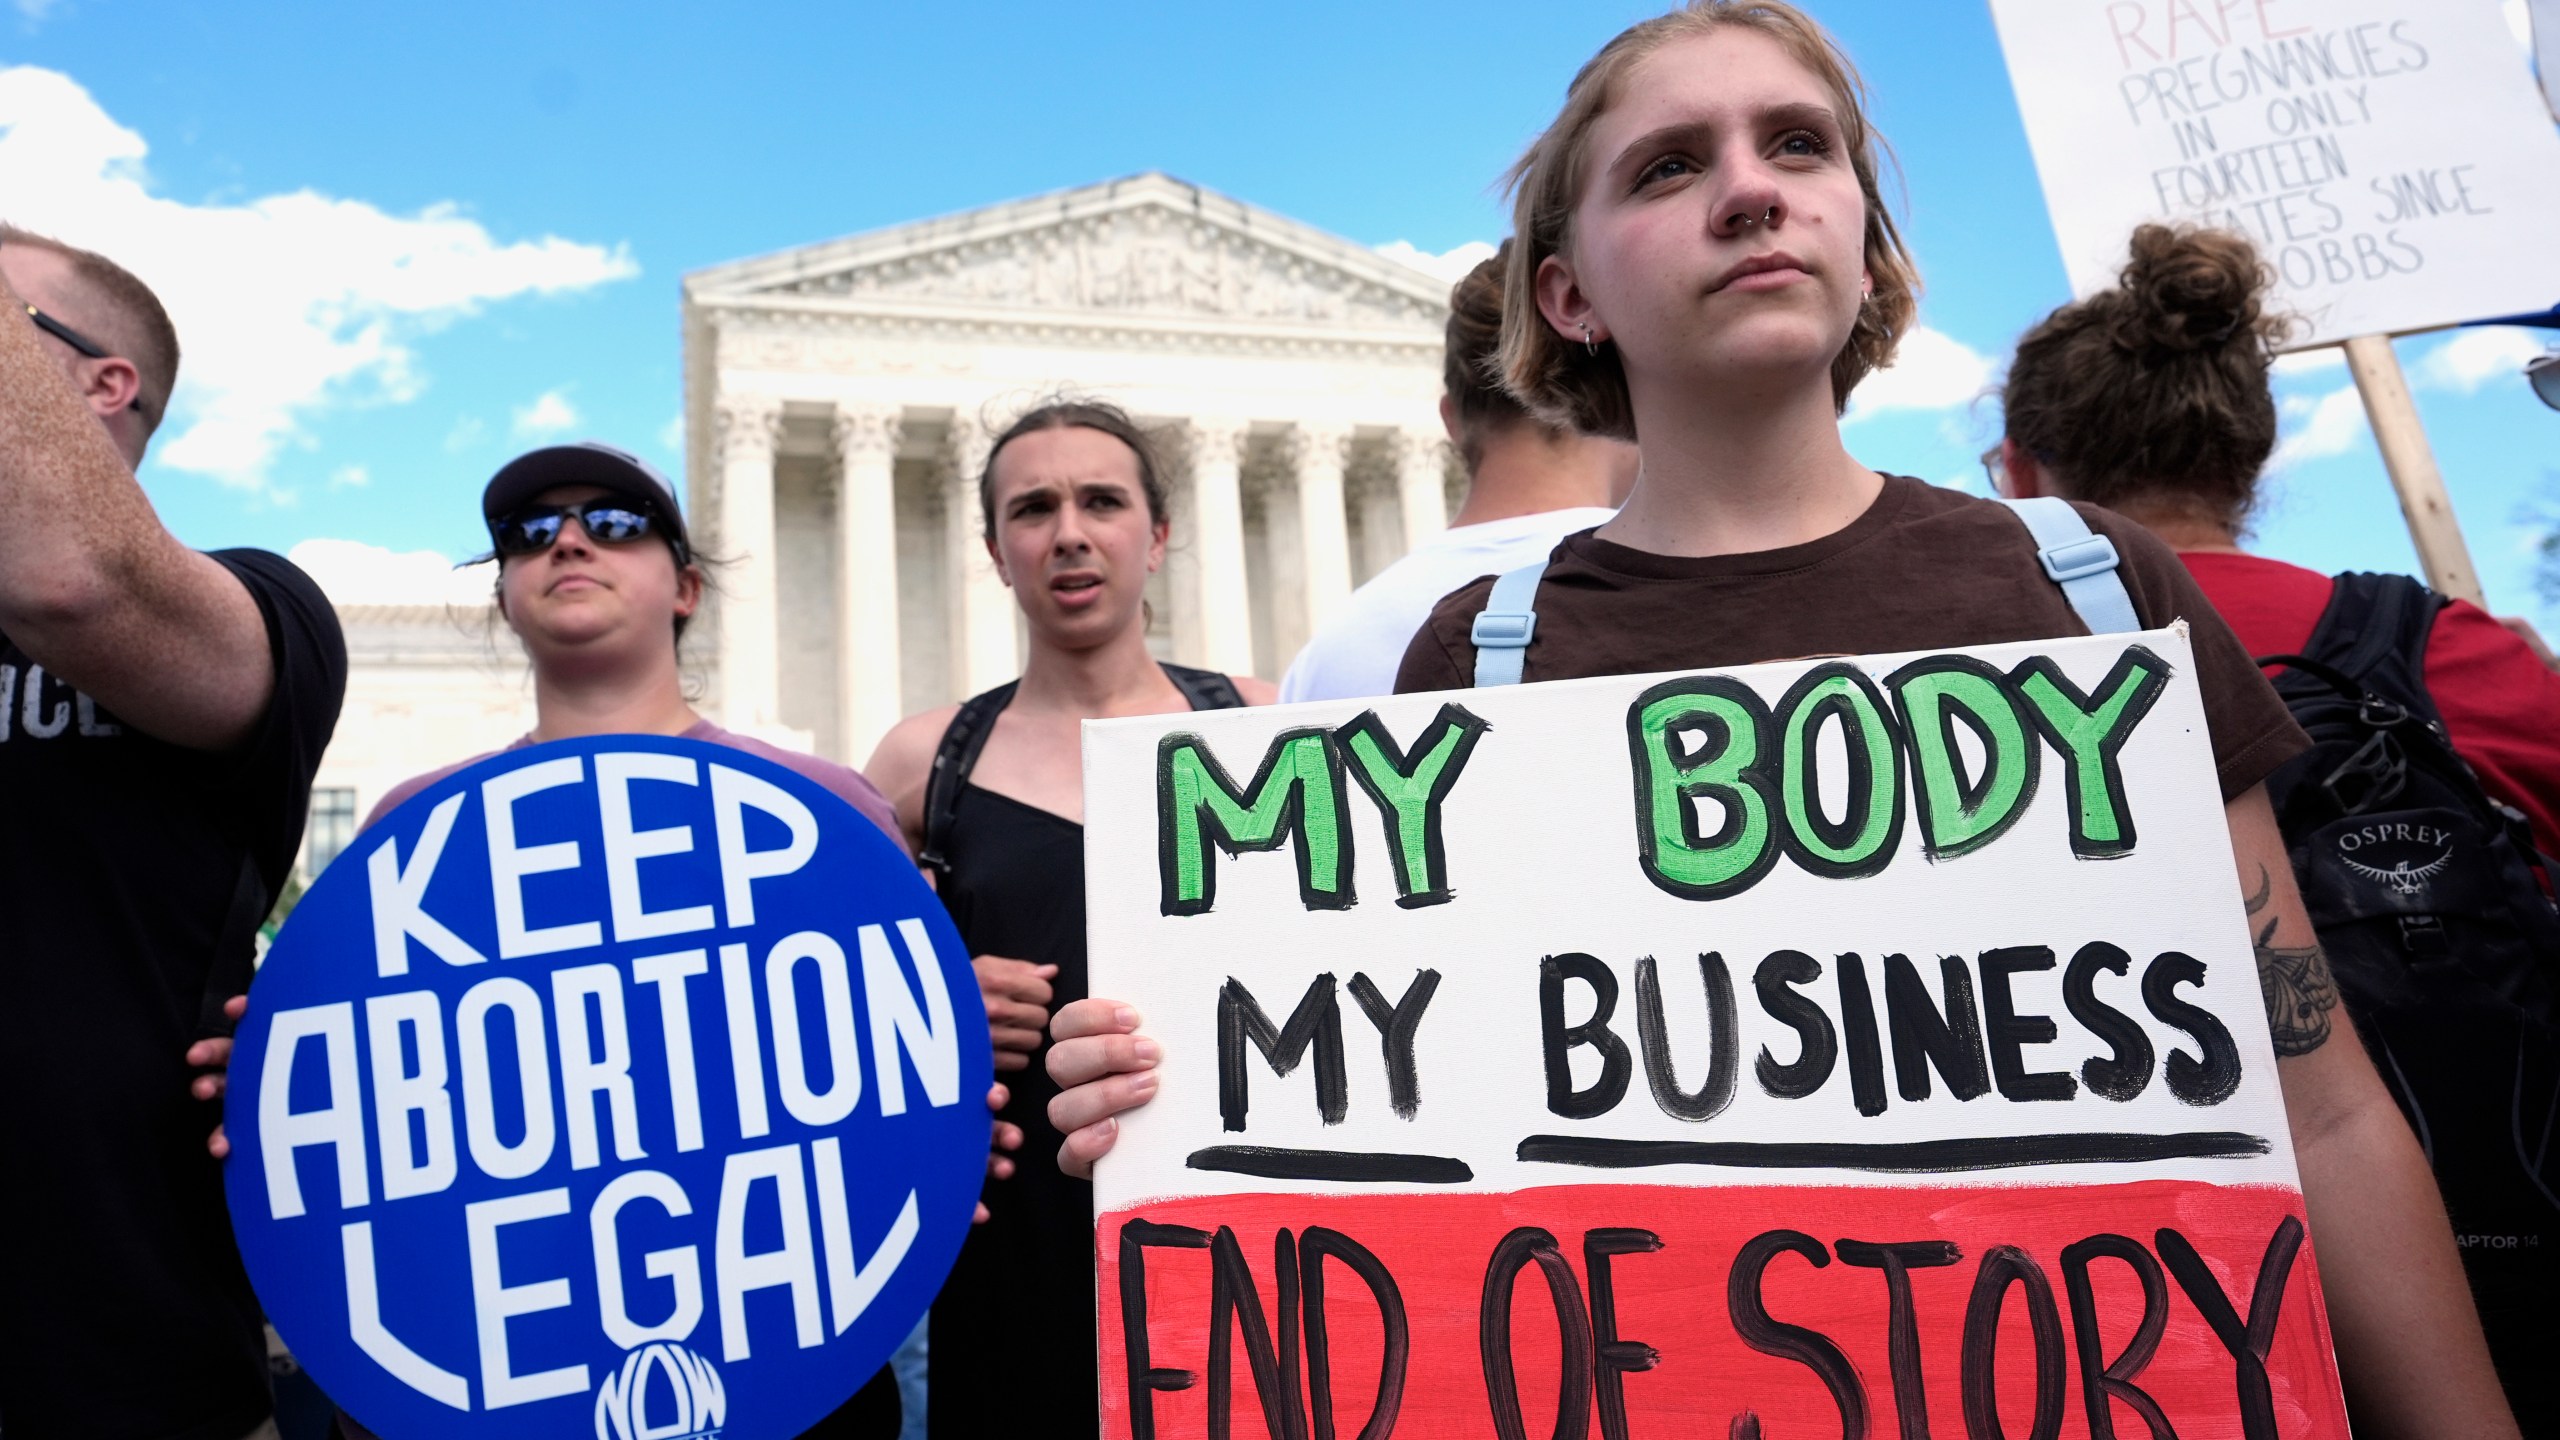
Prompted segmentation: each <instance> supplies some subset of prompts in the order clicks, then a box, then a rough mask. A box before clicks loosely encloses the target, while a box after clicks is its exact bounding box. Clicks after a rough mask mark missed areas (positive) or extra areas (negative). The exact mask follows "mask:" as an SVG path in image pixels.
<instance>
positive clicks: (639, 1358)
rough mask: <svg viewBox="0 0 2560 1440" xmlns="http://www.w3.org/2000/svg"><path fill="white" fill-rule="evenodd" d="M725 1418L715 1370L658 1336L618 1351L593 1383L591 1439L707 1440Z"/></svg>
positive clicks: (724, 1393) (726, 1410)
mask: <svg viewBox="0 0 2560 1440" xmlns="http://www.w3.org/2000/svg"><path fill="white" fill-rule="evenodd" d="M728 1419H729V1395H728V1392H727V1391H725V1390H723V1389H722V1388H721V1387H720V1372H718V1371H717V1370H714V1369H712V1368H711V1362H710V1361H708V1360H705V1359H703V1358H702V1357H701V1356H699V1355H696V1354H694V1353H693V1352H692V1351H690V1350H687V1349H686V1348H684V1347H683V1346H681V1345H676V1344H672V1343H669V1342H667V1341H664V1340H661V1341H658V1342H656V1343H654V1344H649V1345H643V1346H641V1347H639V1348H638V1349H636V1350H633V1351H631V1352H630V1353H629V1354H627V1355H624V1356H623V1357H622V1365H621V1368H620V1369H617V1370H613V1371H609V1372H607V1373H606V1375H605V1377H604V1383H603V1384H602V1385H599V1386H597V1387H596V1440H709V1437H712V1436H716V1435H718V1434H719V1433H720V1427H721V1426H722V1425H724V1424H727V1423H728Z"/></svg>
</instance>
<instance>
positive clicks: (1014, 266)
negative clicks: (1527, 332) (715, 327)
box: [784, 208, 1442, 326]
mask: <svg viewBox="0 0 2560 1440" xmlns="http://www.w3.org/2000/svg"><path fill="white" fill-rule="evenodd" d="M784 293H796V294H808V295H829V296H881V297H885V298H893V299H913V300H946V301H959V302H967V303H972V304H977V305H984V306H995V307H1004V308H1021V309H1030V310H1051V311H1054V310H1101V311H1118V312H1135V313H1139V314H1161V315H1200V316H1216V317H1221V318H1226V319H1242V320H1300V321H1309V322H1315V323H1327V324H1336V325H1343V324H1349V325H1395V324H1399V323H1406V324H1410V323H1414V322H1421V323H1425V324H1431V325H1435V326H1436V325H1437V324H1438V323H1439V322H1440V320H1441V318H1442V315H1441V313H1440V311H1439V309H1438V307H1434V306H1431V305H1429V304H1427V303H1425V302H1423V301H1420V300H1417V299H1415V298H1414V297H1413V296H1410V295H1407V294H1404V293H1401V292H1399V291H1396V290H1393V289H1390V288H1388V287H1387V286H1384V285H1380V284H1377V283H1375V282H1372V281H1368V280H1364V279H1362V278H1361V277H1359V276H1357V275H1353V274H1349V273H1346V272H1343V271H1340V270H1336V269H1334V268H1333V267H1331V266H1328V265H1324V264H1322V263H1320V262H1314V261H1310V260H1308V259H1307V258H1305V257H1303V256H1300V255H1297V254H1294V253H1292V252H1290V251H1287V250H1284V249H1281V248H1280V247H1278V246H1275V245H1271V244H1268V243H1265V242H1263V241H1261V240H1258V239H1256V238H1254V237H1252V236H1250V235H1245V234H1241V233H1239V232H1236V231H1233V230H1229V229H1226V228H1224V227H1222V226H1217V225H1212V224H1209V223H1207V222H1205V221H1202V220H1199V219H1196V218H1193V217H1189V216H1184V215H1180V214H1177V213H1175V212H1173V211H1171V210H1167V209H1158V208H1149V209H1143V210H1134V211H1127V212H1122V213H1119V214H1113V215H1101V216H1094V217H1091V218H1088V219H1082V220H1076V221H1071V222H1068V223H1065V224H1060V225H1056V226H1051V227H1048V228H1045V229H1041V230H1033V231H1022V232H1016V233H1013V234H1008V235H999V236H990V237H988V238H986V239H982V240H972V241H966V242H963V243H961V244H959V245H957V246H953V247H950V248H947V249H943V250H938V251H933V252H930V253H927V254H922V255H914V256H909V257H905V258H902V259H897V260H891V261H887V262H883V263H880V264H876V265H868V266H862V267H858V268H856V269H852V270H849V271H843V272H839V273H837V274H833V275H824V276H814V277H811V278H810V279H808V280H804V281H801V282H798V283H797V284H795V285H793V286H791V287H789V288H788V289H787V290H786V291H785V292H784Z"/></svg>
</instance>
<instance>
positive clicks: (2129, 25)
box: [1991, 0, 2560, 346]
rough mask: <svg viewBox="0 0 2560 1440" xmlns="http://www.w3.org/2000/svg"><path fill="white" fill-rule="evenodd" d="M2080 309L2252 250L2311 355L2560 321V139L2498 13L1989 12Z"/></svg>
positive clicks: (2022, 1) (2232, 8) (2267, 3)
mask: <svg viewBox="0 0 2560 1440" xmlns="http://www.w3.org/2000/svg"><path fill="white" fill-rule="evenodd" d="M1991 10H1992V15H1993V18H1994V19H1995V20H1997V21H1998V23H1999V28H2000V42H2001V46H2002V48H2003V49H2004V50H2005V51H2006V52H2007V56H2008V62H2009V77H2010V81H2011V83H2012V84H2013V85H2014V86H2015V87H2016V89H2017V95H2018V108H2019V110H2020V112H2021V113H2022V114H2023V115H2024V117H2025V119H2026V125H2027V138H2028V141H2029V142H2030V144H2031V145H2032V146H2033V148H2034V151H2035V158H2036V173H2037V175H2038V177H2039V178H2040V179H2041V180H2042V181H2043V184H2044V195H2045V204H2046V206H2047V208H2048V209H2049V210H2050V211H2051V212H2052V215H2053V228H2054V233H2055V234H2056V236H2057V237H2058V238H2059V239H2060V240H2061V243H2062V258H2063V265H2064V268H2065V269H2067V270H2068V271H2069V272H2070V276H2071V288H2072V292H2073V293H2074V294H2076V295H2080V296H2084V297H2085V296H2087V295H2090V294H2092V293H2094V292H2096V291H2099V290H2103V289H2105V288H2106V287H2108V286H2110V285H2112V284H2114V283H2115V277H2116V272H2117V271H2119V270H2121V269H2122V268H2123V266H2124V262H2125V243H2126V239H2127V237H2128V236H2129V235H2131V233H2132V232H2133V229H2134V227H2135V226H2136V225H2139V224H2141V223H2142V222H2144V221H2147V220H2160V221H2189V222H2194V223H2199V224H2204V225H2210V226H2217V227H2221V228H2225V229H2231V230H2237V231H2239V232H2241V233H2243V234H2245V235H2247V236H2249V237H2250V238H2251V239H2252V240H2254V241H2255V242H2257V245H2258V248H2259V249H2260V251H2262V252H2263V253H2264V255H2265V256H2266V259H2267V263H2268V264H2269V265H2270V266H2271V267H2273V269H2274V270H2275V272H2276V276H2277V296H2278V299H2279V302H2280V303H2281V304H2282V305H2283V306H2284V307H2286V308H2287V309H2289V310H2291V311H2292V312H2293V313H2295V314H2297V315H2298V316H2300V317H2301V319H2302V320H2303V321H2304V329H2303V330H2302V332H2301V333H2298V334H2296V335H2295V336H2294V337H2293V342H2292V343H2293V344H2294V345H2296V346H2308V345H2320V344H2328V343H2332V342H2335V341H2339V340H2344V339H2348V338H2350V337H2353V336H2358V335H2389V334H2400V333H2405V332H2408V331H2412V330H2425V329H2432V328H2435V327H2438V326H2444V325H2452V324H2458V323H2460V322H2462V321H2465V320H2477V319H2481V318H2483V317H2486V316H2491V315H2504V314H2510V313H2513V312H2517V311H2524V310H2540V309H2542V308H2544V307H2546V306H2548V305H2550V304H2551V303H2552V302H2553V301H2554V300H2560V246H2554V245H2553V243H2552V237H2553V236H2555V235H2560V135H2555V133H2554V131H2553V128H2552V121H2551V114H2550V112H2549V111H2548V110H2547V109H2546V108H2545V107H2544V105H2543V101H2542V96H2541V95H2540V94H2539V93H2538V92H2537V91H2536V90H2535V88H2534V81H2533V75H2532V73H2531V71H2530V70H2529V69H2528V68H2527V65H2526V60H2525V55H2524V51H2523V49H2522V47H2520V46H2519V45H2518V44H2517V42H2516V38H2515V35H2514V34H2513V32H2512V31H2510V30H2509V28H2508V26H2507V22H2506V19H2505V17H2504V16H2503V15H2502V14H2501V10H2500V6H2499V5H2498V3H2497V0H1992V4H1991Z"/></svg>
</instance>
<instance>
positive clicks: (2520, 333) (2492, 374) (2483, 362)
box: [2410, 325, 2544, 395]
mask: <svg viewBox="0 0 2560 1440" xmlns="http://www.w3.org/2000/svg"><path fill="white" fill-rule="evenodd" d="M2540 333H2541V332H2539V331H2534V330H2526V329H2522V328H2519V327H2517V326H2513V325H2484V326H2481V327H2479V328H2478V329H2474V330H2464V331H2460V332H2458V333H2456V334H2455V335H2454V336H2453V338H2451V339H2449V340H2446V341H2445V342H2444V343H2442V344H2440V345H2438V346H2436V348H2435V349H2433V350H2430V351H2428V352H2427V354H2426V356H2425V357H2424V358H2422V359H2421V360H2419V361H2418V363H2417V366H2416V367H2415V369H2414V370H2413V371H2412V373H2411V375H2410V380H2411V383H2413V384H2416V385H2419V386H2423V387H2425V388H2426V389H2430V390H2452V391H2457V392H2459V393H2461V394H2464V395H2470V394H2475V393H2477V392H2478V391H2479V389H2480V387H2481V386H2483V385H2486V384H2488V383H2489V382H2490V381H2492V380H2511V379H2517V378H2518V377H2519V376H2520V375H2521V374H2522V372H2523V370H2524V367H2525V362H2527V361H2529V360H2532V359H2534V358H2536V357H2538V356H2540V355H2541V354H2542V352H2543V349H2544V346H2543V342H2542V340H2541V338H2540Z"/></svg>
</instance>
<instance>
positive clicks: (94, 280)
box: [0, 224, 178, 434]
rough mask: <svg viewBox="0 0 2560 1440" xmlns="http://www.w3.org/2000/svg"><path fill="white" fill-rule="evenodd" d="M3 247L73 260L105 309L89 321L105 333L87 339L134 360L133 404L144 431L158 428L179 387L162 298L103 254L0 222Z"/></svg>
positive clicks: (78, 276)
mask: <svg viewBox="0 0 2560 1440" xmlns="http://www.w3.org/2000/svg"><path fill="white" fill-rule="evenodd" d="M7 245H21V246H25V247H27V248H29V249H35V250H50V251H52V252H53V253H54V254H56V255H59V256H61V257H62V258H63V259H65V260H68V261H70V262H71V273H72V276H73V277H74V279H75V280H76V281H77V282H78V283H79V285H80V286H81V288H82V289H84V290H86V291H88V292H89V294H90V296H92V297H94V298H95V299H96V301H97V302H98V304H99V306H100V307H101V308H102V309H103V310H104V311H105V312H107V313H106V315H105V317H104V319H103V320H96V321H90V322H89V323H90V324H91V325H94V326H96V328H97V329H98V330H99V331H101V332H103V333H101V334H97V335H95V336H93V337H91V338H93V339H95V340H97V341H98V343H99V344H101V345H104V346H106V347H107V348H108V349H110V350H112V351H114V352H115V353H117V354H119V355H122V356H123V357H124V358H125V359H127V360H130V361H132V362H133V368H134V370H135V371H136V372H138V373H139V374H140V375H141V377H142V384H141V391H142V394H141V403H140V404H138V405H137V406H136V407H135V408H136V409H137V410H138V411H140V412H141V416H142V422H143V426H144V432H143V433H145V434H149V433H150V432H151V431H153V430H156V429H158V428H159V427H160V421H161V419H162V417H164V416H166V415H167V414H168V413H169V394H170V392H171V391H173V390H175V389H176V388H177V386H178V327H177V326H175V325H172V324H171V323H169V312H168V310H167V309H166V308H164V307H163V306H162V305H161V304H160V297H159V296H157V295H154V294H152V293H151V287H150V286H148V285H145V284H143V283H142V282H141V281H140V280H138V279H136V278H134V275H133V272H132V271H130V270H127V269H125V268H124V267H123V266H121V265H118V264H117V263H116V262H114V261H113V260H110V259H108V258H107V257H106V256H104V255H101V254H99V253H98V252H96V251H94V250H83V249H81V248H80V247H78V246H76V245H66V244H64V243H63V242H62V241H59V240H56V239H54V238H53V237H52V236H50V235H39V234H37V233H36V232H35V231H32V230H21V229H19V228H18V227H17V226H15V225H9V224H0V246H7ZM57 318H61V317H57Z"/></svg>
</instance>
